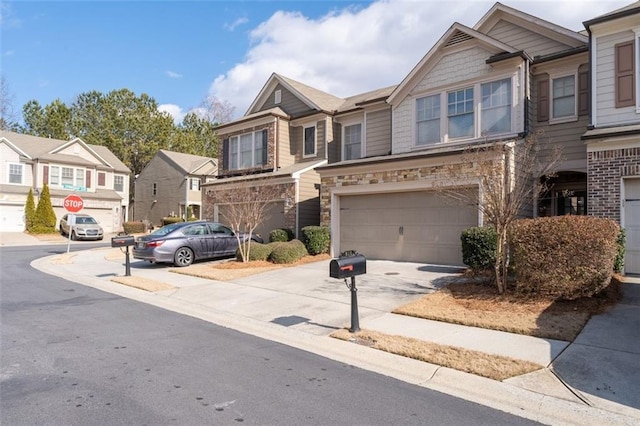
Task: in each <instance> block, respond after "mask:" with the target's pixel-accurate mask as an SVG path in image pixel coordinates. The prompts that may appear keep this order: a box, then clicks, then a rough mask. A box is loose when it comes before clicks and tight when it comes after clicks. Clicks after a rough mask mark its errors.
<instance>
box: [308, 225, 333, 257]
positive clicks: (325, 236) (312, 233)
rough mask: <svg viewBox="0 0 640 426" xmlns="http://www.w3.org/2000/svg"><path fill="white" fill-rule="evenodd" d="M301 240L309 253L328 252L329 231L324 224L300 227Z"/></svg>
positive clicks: (313, 254)
mask: <svg viewBox="0 0 640 426" xmlns="http://www.w3.org/2000/svg"><path fill="white" fill-rule="evenodd" d="M301 231H302V241H303V243H304V245H305V247H306V248H307V251H308V252H309V254H310V255H312V256H315V255H318V254H322V253H329V245H330V243H331V233H330V232H329V228H328V227H326V226H305V227H304V228H302V230H301Z"/></svg>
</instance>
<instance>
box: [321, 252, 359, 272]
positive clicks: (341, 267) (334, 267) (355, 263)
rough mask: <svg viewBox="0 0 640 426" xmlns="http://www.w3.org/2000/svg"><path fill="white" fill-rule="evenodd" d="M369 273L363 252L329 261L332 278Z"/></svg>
mask: <svg viewBox="0 0 640 426" xmlns="http://www.w3.org/2000/svg"><path fill="white" fill-rule="evenodd" d="M366 273H367V259H366V258H365V257H364V256H363V255H361V254H357V253H356V254H354V255H353V256H340V257H339V258H337V259H332V260H331V263H329V276H330V277H331V278H350V277H355V276H356V275H362V274H366Z"/></svg>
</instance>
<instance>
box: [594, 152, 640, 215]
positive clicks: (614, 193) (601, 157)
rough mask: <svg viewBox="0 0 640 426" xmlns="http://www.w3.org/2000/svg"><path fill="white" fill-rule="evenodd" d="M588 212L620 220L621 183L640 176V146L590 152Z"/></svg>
mask: <svg viewBox="0 0 640 426" xmlns="http://www.w3.org/2000/svg"><path fill="white" fill-rule="evenodd" d="M587 174H588V177H587V194H588V196H587V212H588V214H589V215H592V216H599V217H606V218H609V219H613V220H615V221H617V222H618V223H619V222H620V184H621V179H622V178H623V177H627V176H640V147H635V148H624V149H613V150H609V151H594V152H589V153H588V154H587Z"/></svg>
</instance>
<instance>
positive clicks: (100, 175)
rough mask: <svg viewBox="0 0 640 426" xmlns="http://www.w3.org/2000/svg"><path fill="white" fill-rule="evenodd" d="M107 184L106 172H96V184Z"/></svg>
mask: <svg viewBox="0 0 640 426" xmlns="http://www.w3.org/2000/svg"><path fill="white" fill-rule="evenodd" d="M106 185H107V174H106V173H104V172H98V186H106Z"/></svg>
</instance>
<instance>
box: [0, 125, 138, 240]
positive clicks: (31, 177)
mask: <svg viewBox="0 0 640 426" xmlns="http://www.w3.org/2000/svg"><path fill="white" fill-rule="evenodd" d="M0 158H1V161H0V212H1V213H0V216H1V217H0V232H22V231H24V230H25V222H24V208H25V203H26V200H27V194H28V192H29V189H31V190H33V193H34V198H35V202H36V204H37V202H38V197H39V195H40V193H41V191H42V188H43V186H44V184H45V183H46V184H47V185H48V186H49V190H50V195H51V204H52V205H53V210H54V212H55V214H56V218H57V220H58V222H59V220H60V218H61V217H62V216H63V215H64V214H65V213H66V210H65V209H64V207H63V200H64V198H65V197H66V196H67V195H69V194H73V193H75V194H77V195H79V196H81V197H82V199H83V201H84V208H83V209H82V211H81V213H86V214H89V215H91V216H93V217H94V218H95V219H96V220H97V221H98V222H100V225H102V227H103V228H104V231H105V232H107V233H110V232H118V231H119V230H121V229H122V225H123V223H124V221H126V220H127V207H128V205H129V176H130V174H131V171H130V170H129V169H128V168H127V166H126V165H124V164H123V163H122V161H120V160H119V159H118V158H117V157H116V156H115V155H114V154H113V153H112V152H111V151H109V149H107V148H106V147H104V146H99V145H89V144H87V143H85V142H84V141H82V140H81V139H79V138H75V139H72V140H70V141H64V140H57V139H50V138H41V137H36V136H29V135H23V134H19V133H14V132H9V131H0ZM57 228H58V223H56V229H57Z"/></svg>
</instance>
